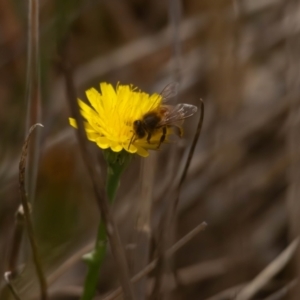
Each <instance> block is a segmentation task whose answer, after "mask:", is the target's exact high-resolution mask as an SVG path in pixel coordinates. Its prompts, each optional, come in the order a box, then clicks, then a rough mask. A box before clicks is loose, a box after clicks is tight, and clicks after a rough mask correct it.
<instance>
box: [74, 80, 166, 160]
mask: <svg viewBox="0 0 300 300" xmlns="http://www.w3.org/2000/svg"><path fill="white" fill-rule="evenodd" d="M100 89H101V93H99V92H98V91H97V90H96V89H94V88H91V89H89V90H87V91H86V96H87V98H88V100H89V102H90V104H91V106H92V107H90V106H89V105H87V104H85V103H84V102H83V101H81V100H80V99H78V104H79V107H80V111H81V114H82V116H83V117H84V118H85V120H86V121H85V122H84V126H85V130H86V133H87V137H88V139H89V140H90V141H92V142H95V143H96V144H97V145H98V147H100V148H102V149H107V148H111V150H112V151H114V152H120V151H121V150H123V149H124V150H126V151H128V152H130V153H137V154H139V155H141V156H143V157H146V156H148V155H149V153H148V149H157V147H158V145H159V141H160V138H161V135H162V132H161V131H160V130H157V131H156V132H155V133H154V134H153V135H152V136H151V142H150V143H148V142H147V136H145V137H143V138H141V139H132V137H133V135H134V130H133V122H134V121H136V120H141V119H142V117H143V116H144V115H145V114H146V113H148V112H150V111H153V110H155V109H158V108H159V107H160V105H161V102H162V96H161V95H160V94H156V93H155V94H152V95H149V94H146V93H144V92H142V91H139V90H137V89H136V88H133V86H131V85H117V87H116V89H114V88H113V86H112V85H111V84H108V83H104V82H103V83H100ZM69 122H70V124H71V126H73V127H75V128H77V124H76V120H75V119H73V118H69ZM170 131H171V130H170V129H168V130H167V135H168V134H170ZM131 141H132V143H131V144H130V142H131ZM129 145H130V147H129Z"/></svg>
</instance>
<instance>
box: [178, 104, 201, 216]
mask: <svg viewBox="0 0 300 300" xmlns="http://www.w3.org/2000/svg"><path fill="white" fill-rule="evenodd" d="M203 119H204V103H203V100H202V99H200V118H199V122H198V125H197V131H196V133H195V136H194V139H193V142H192V146H191V149H190V151H189V155H188V157H187V160H186V163H185V166H184V169H183V171H182V175H181V177H180V180H179V183H178V186H177V197H176V200H175V203H174V207H173V209H174V211H173V213H175V211H176V210H177V206H178V202H179V195H180V192H181V188H182V185H183V183H184V181H185V178H186V175H187V173H188V170H189V167H190V165H191V161H192V158H193V156H194V152H195V148H196V145H197V142H198V139H199V137H200V133H201V130H202V124H203Z"/></svg>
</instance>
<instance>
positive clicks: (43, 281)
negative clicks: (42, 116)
mask: <svg viewBox="0 0 300 300" xmlns="http://www.w3.org/2000/svg"><path fill="white" fill-rule="evenodd" d="M37 126H41V127H44V126H43V125H42V124H39V123H37V124H35V125H33V126H31V128H30V130H29V133H28V136H27V138H26V140H25V142H24V145H23V148H22V153H21V158H20V163H19V188H20V196H21V204H22V208H23V211H24V220H25V226H26V230H27V233H28V238H29V242H30V247H31V251H32V256H33V262H34V266H35V269H36V273H37V277H38V280H39V285H40V289H41V299H42V300H46V299H47V282H46V278H45V275H44V272H43V268H42V263H41V259H40V256H39V253H38V247H37V242H36V239H35V236H34V229H33V225H32V221H31V217H30V215H31V211H30V206H29V203H28V200H27V194H26V190H25V164H26V157H27V150H28V144H29V140H30V137H31V134H32V133H33V131H34V129H35V128H36V127H37Z"/></svg>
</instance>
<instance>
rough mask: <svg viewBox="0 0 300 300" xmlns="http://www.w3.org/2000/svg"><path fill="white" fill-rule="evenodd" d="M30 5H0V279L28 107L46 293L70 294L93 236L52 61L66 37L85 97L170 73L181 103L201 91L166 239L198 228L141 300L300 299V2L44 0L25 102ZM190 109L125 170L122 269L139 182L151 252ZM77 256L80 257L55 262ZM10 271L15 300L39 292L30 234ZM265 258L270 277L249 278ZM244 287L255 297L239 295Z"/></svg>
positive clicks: (151, 82) (156, 84)
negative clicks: (177, 132)
mask: <svg viewBox="0 0 300 300" xmlns="http://www.w3.org/2000/svg"><path fill="white" fill-rule="evenodd" d="M29 2H30V1H28V2H27V1H19V0H0V125H1V131H0V132H1V133H0V195H1V198H0V199H1V201H0V255H1V260H0V274H3V273H4V272H5V271H6V270H7V261H8V257H9V254H10V251H11V250H10V249H11V243H12V235H13V231H14V226H15V217H14V214H15V212H16V210H17V208H18V205H19V203H20V199H19V189H18V162H19V157H20V153H21V148H22V144H23V141H24V137H25V135H26V134H27V133H26V131H27V129H28V128H27V129H26V122H28V115H27V113H26V111H28V109H30V108H29V107H30V105H33V106H34V105H40V106H39V107H40V109H41V119H40V122H41V123H42V124H43V125H44V128H43V129H37V131H39V132H40V134H41V136H40V137H41V145H40V148H39V153H40V162H39V165H38V174H37V183H36V194H35V197H34V203H33V214H32V217H33V221H34V225H35V232H36V236H37V240H38V245H39V250H40V253H41V256H42V261H43V266H44V269H45V273H46V275H47V278H48V280H49V294H50V299H79V297H80V293H81V287H82V283H83V280H84V275H85V272H86V267H85V265H84V263H83V262H82V261H81V260H80V256H81V255H78V253H80V251H81V250H82V249H83V248H84V247H86V246H87V245H90V244H91V243H92V242H93V238H94V237H95V234H96V229H97V224H98V222H99V217H100V216H99V213H98V209H97V206H96V203H95V197H94V194H93V191H92V188H91V181H90V179H89V176H88V174H87V172H86V168H85V166H84V163H83V161H82V158H81V154H80V151H79V147H78V142H77V140H76V135H75V130H74V129H72V128H71V127H70V126H69V124H68V117H69V116H70V111H69V107H68V102H67V100H66V92H65V91H66V88H65V83H64V79H63V74H62V70H61V68H60V66H59V64H60V63H59V62H60V60H61V56H60V49H61V48H62V47H64V41H65V39H67V40H68V60H69V61H68V62H67V63H68V64H69V65H71V66H72V68H73V76H74V85H75V87H76V92H77V96H78V97H79V98H81V99H84V100H86V98H85V93H84V91H85V90H86V89H87V88H89V87H92V86H93V87H96V88H98V87H99V82H102V81H106V82H110V83H112V84H114V85H115V84H116V83H117V82H121V83H123V84H130V83H132V84H134V85H135V86H138V87H139V88H141V89H143V90H145V91H147V92H149V93H150V92H154V91H155V92H160V91H161V90H162V89H163V87H164V86H165V85H166V84H168V83H169V82H172V81H178V82H179V84H180V85H179V86H180V90H179V94H178V97H177V98H178V99H177V101H179V102H184V103H191V104H194V105H197V106H199V98H202V99H203V101H204V103H205V118H204V124H203V129H202V133H201V136H200V140H199V142H198V144H197V147H196V151H195V154H194V157H193V159H192V163H191V167H190V169H189V173H188V176H187V179H186V181H185V183H184V185H183V188H182V191H181V194H180V200H179V206H178V210H177V216H178V224H177V229H176V238H175V239H176V240H178V239H179V238H181V237H183V236H185V235H186V234H187V233H188V232H189V231H190V230H192V229H193V228H194V227H195V226H197V225H199V224H200V223H201V222H203V221H206V222H207V223H208V226H207V228H206V230H205V231H204V232H200V233H199V234H198V235H197V236H196V237H195V238H193V239H192V240H191V241H190V242H188V243H187V244H186V245H184V246H183V247H182V248H181V249H180V250H179V251H178V252H177V253H176V255H175V256H174V261H173V262H174V264H175V267H176V270H177V280H175V281H174V280H172V278H173V277H172V275H170V276H169V277H168V278H167V280H165V281H162V282H161V284H160V288H159V290H156V291H155V292H153V291H152V292H151V289H152V288H151V286H153V282H156V283H157V282H158V280H159V276H157V275H156V273H155V272H152V273H151V274H150V275H149V276H148V277H147V280H146V286H147V290H148V294H149V295H152V296H149V299H158V298H159V299H176V300H177V299H178V300H179V299H199V300H202V299H203V300H204V299H210V300H226V299H238V300H246V299H266V300H276V299H295V300H296V299H300V293H299V292H298V290H299V289H298V287H297V280H296V278H297V273H298V269H299V267H300V265H299V253H298V252H297V250H296V247H294V246H296V244H297V242H298V241H297V240H294V239H295V238H296V237H297V235H298V231H299V221H298V220H299V218H300V204H299V200H300V198H299V195H300V190H299V189H300V185H299V178H300V177H299V176H300V168H299V167H300V164H299V155H300V153H299V149H300V148H299V145H300V124H299V118H300V111H299V100H300V98H299V97H300V85H299V80H300V76H299V71H300V64H299V56H300V36H299V28H300V26H299V24H300V23H299V22H300V18H299V13H300V1H296V0H285V1H284V0H214V1H211V0H203V1H199V0H184V1H171V0H170V1H160V0H126V1H125V0H124V1H122V0H56V1H55V0H40V1H39V11H40V16H39V45H40V52H39V54H38V59H39V66H40V77H39V78H40V86H41V98H40V99H41V103H40V104H28V102H27V101H26V84H27V82H28V79H29V77H28V76H30V75H28V73H27V71H26V70H27V63H28V56H27V54H28V51H27V41H28V3H29ZM178 4H179V5H180V6H179V7H178V6H177V5H178ZM35 108H36V107H35ZM198 118H199V114H197V115H196V116H193V117H192V118H190V119H188V120H187V121H186V122H185V125H184V131H185V135H184V139H182V140H180V141H178V142H177V143H172V144H169V145H164V146H163V147H162V149H161V151H158V152H157V153H155V154H154V153H152V154H151V155H150V157H149V158H147V159H145V160H144V159H142V158H139V157H135V158H134V160H133V162H132V164H131V165H130V167H129V168H128V170H126V173H125V174H124V178H123V181H122V182H121V187H120V191H119V193H118V197H117V201H116V203H115V205H114V207H113V211H114V215H115V218H116V221H117V223H118V225H119V228H120V234H121V237H122V241H123V244H124V248H125V251H126V254H127V256H128V261H129V266H130V269H131V272H132V275H133V274H135V273H136V272H137V270H134V267H133V266H132V265H133V264H132V261H134V258H135V257H136V256H135V255H134V254H132V253H134V252H132V251H134V249H135V248H136V247H138V239H136V230H135V228H136V224H137V220H138V217H139V214H140V211H141V210H142V208H143V203H144V202H143V201H144V199H143V195H144V194H143V189H144V184H143V182H144V183H145V181H147V182H150V187H151V193H150V194H147V197H150V198H151V199H152V200H153V201H152V209H151V215H150V213H149V215H150V216H151V230H152V231H151V241H150V242H149V241H148V242H147V246H148V251H149V255H150V257H156V255H157V253H159V251H158V250H157V249H159V245H160V239H161V231H162V230H163V228H162V227H161V226H162V225H161V224H162V223H161V221H162V220H163V219H164V217H165V209H166V208H165V207H166V205H167V203H168V201H172V199H169V198H168V197H167V195H168V189H169V188H170V184H171V182H172V180H173V179H174V177H176V176H177V174H179V173H180V172H181V170H182V168H183V166H184V164H185V161H186V157H187V153H188V150H189V148H190V145H191V142H192V139H193V136H194V134H195V132H196V126H197V122H198ZM26 120H27V121H26ZM91 148H93V151H98V150H97V149H96V146H94V145H91ZM174 148H176V149H177V150H178V151H177V152H178V153H177V154H175V155H174V153H173V152H172V151H173V149H174ZM147 160H150V163H149V161H148V163H147V162H146V161H147ZM142 165H144V166H142ZM36 166H37V165H36ZM31 194H32V192H31ZM149 195H150V196H149ZM30 196H31V197H32V198H33V195H30ZM293 241H294V244H291V243H292V242H293ZM287 247H290V248H287ZM285 249H288V251H287V252H283V251H285ZM282 253H283V256H282ZM74 255H75V257H77V259H75V260H74V261H73V262H72V263H71V264H70V265H64V263H65V262H66V261H67V260H68V259H70V258H71V257H74ZM76 255H77V256H76ZM280 255H281V256H280ZM284 255H285V256H284ZM149 259H150V258H149ZM62 265H63V271H62V272H61V273H59V274H58V275H57V273H56V272H57V270H58V268H59V267H60V266H62ZM18 266H19V267H18V268H19V272H20V273H19V275H18V276H17V277H16V278H15V279H14V281H13V282H14V285H15V286H16V289H17V290H18V291H19V292H20V295H21V299H22V300H24V299H37V298H35V297H36V295H37V291H38V285H37V280H36V277H35V272H34V269H33V266H32V262H31V255H30V248H29V247H28V242H27V240H26V236H25V238H23V241H22V248H21V252H20V255H19V258H18ZM267 266H269V267H270V268H269V269H268V270H269V273H266V272H265V273H263V274H262V277H259V278H258V279H257V275H258V274H259V273H260V272H262V271H263V270H264V269H265V268H266V267H267ZM272 268H273V269H272ZM116 273H117V271H116V267H115V265H114V262H113V260H112V258H111V254H110V251H109V250H108V254H107V259H106V261H105V264H104V266H103V268H102V270H101V276H100V281H99V287H98V296H97V297H98V298H97V299H104V297H103V298H101V297H102V296H103V295H104V294H106V293H108V292H109V291H112V290H114V289H115V288H116V287H117V286H118V279H117V275H116ZM51 276H52V277H51ZM2 277H3V276H1V278H2ZM254 279H256V280H257V281H254ZM249 284H252V286H250V285H249ZM249 286H250V288H251V287H252V294H251V295H250V296H247V295H246V296H245V294H242V292H243V293H246V292H245V289H244V288H246V287H247V288H249ZM156 287H158V285H157V286H156ZM1 289H2V292H1V296H0V299H1V300H6V299H13V298H12V295H11V294H10V292H9V290H8V289H7V287H6V286H5V283H4V281H3V280H2V282H1ZM243 289H244V290H243ZM101 295H102V296H101ZM247 297H248V298H247Z"/></svg>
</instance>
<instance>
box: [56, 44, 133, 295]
mask: <svg viewBox="0 0 300 300" xmlns="http://www.w3.org/2000/svg"><path fill="white" fill-rule="evenodd" d="M62 49H63V50H62V57H61V58H62V60H61V66H62V70H63V73H64V76H65V82H66V89H67V99H68V102H69V106H70V109H71V113H72V115H73V116H74V118H75V120H76V122H77V125H78V130H77V131H76V133H77V137H78V142H79V146H80V150H81V153H82V157H83V160H84V162H85V164H86V167H87V169H88V172H89V175H90V178H91V180H92V184H93V189H94V192H95V196H96V202H97V205H98V207H99V210H100V212H101V216H102V219H103V222H104V224H105V228H106V233H107V236H108V240H109V243H110V246H111V250H112V254H113V256H114V259H115V261H116V266H117V268H118V272H117V273H118V275H119V280H120V283H121V285H122V288H123V290H124V295H125V299H134V294H133V289H132V286H131V283H130V276H129V271H128V266H127V262H126V257H125V254H124V251H123V245H122V242H121V239H120V236H119V232H118V229H117V226H116V224H115V222H114V219H113V217H112V215H111V212H110V208H109V205H108V201H107V195H105V192H104V184H103V182H101V176H98V174H97V171H96V169H95V165H97V164H96V160H95V158H94V157H93V156H92V155H91V153H89V151H88V149H87V138H86V132H85V130H84V126H83V121H82V118H81V115H80V112H79V107H78V105H77V98H76V92H75V87H74V83H73V77H72V71H71V68H70V65H68V63H67V61H68V59H67V58H68V56H67V47H66V46H63V48H62Z"/></svg>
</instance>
